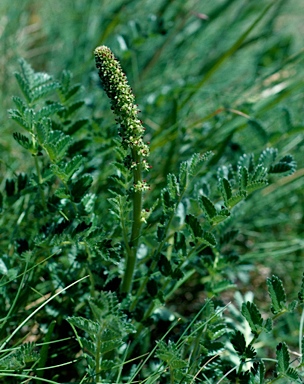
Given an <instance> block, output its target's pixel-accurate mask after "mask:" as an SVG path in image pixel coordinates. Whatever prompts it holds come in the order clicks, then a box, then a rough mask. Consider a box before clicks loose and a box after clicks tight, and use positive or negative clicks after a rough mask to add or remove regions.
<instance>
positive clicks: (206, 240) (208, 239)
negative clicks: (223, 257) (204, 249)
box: [201, 231, 216, 248]
mask: <svg viewBox="0 0 304 384" xmlns="http://www.w3.org/2000/svg"><path fill="white" fill-rule="evenodd" d="M201 241H202V243H203V244H207V245H209V246H210V247H212V248H214V247H215V246H216V239H215V237H214V235H213V234H212V233H211V232H208V231H205V232H204V236H203V238H201Z"/></svg>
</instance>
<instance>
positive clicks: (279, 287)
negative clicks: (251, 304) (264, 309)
mask: <svg viewBox="0 0 304 384" xmlns="http://www.w3.org/2000/svg"><path fill="white" fill-rule="evenodd" d="M267 285H268V292H269V295H270V299H271V303H272V306H271V312H272V313H273V314H274V315H276V314H278V313H280V312H282V311H284V310H286V294H285V290H284V287H283V283H282V281H281V280H280V279H279V278H278V277H277V276H272V277H271V278H268V279H267Z"/></svg>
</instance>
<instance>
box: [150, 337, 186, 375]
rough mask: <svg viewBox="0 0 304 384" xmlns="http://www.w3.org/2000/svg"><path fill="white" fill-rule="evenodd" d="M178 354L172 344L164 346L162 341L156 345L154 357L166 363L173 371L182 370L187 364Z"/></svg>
mask: <svg viewBox="0 0 304 384" xmlns="http://www.w3.org/2000/svg"><path fill="white" fill-rule="evenodd" d="M179 354H180V352H179V350H178V348H177V347H176V345H175V344H174V343H173V342H169V343H168V345H166V344H165V343H164V342H163V341H159V342H158V343H157V351H156V355H157V357H158V358H160V359H161V360H163V361H164V362H166V363H167V364H168V365H169V367H171V368H173V369H182V368H185V367H186V366H187V362H186V361H185V360H183V359H182V358H181V357H180V356H179Z"/></svg>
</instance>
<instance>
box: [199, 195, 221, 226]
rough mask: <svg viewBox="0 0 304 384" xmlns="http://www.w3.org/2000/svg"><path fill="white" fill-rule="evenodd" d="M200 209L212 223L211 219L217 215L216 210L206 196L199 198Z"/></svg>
mask: <svg viewBox="0 0 304 384" xmlns="http://www.w3.org/2000/svg"><path fill="white" fill-rule="evenodd" d="M201 203H202V208H203V211H204V213H205V215H206V216H207V218H208V219H209V220H210V221H212V219H213V217H214V216H216V215H217V210H216V208H215V206H214V204H213V203H212V201H211V200H209V199H208V197H206V196H201Z"/></svg>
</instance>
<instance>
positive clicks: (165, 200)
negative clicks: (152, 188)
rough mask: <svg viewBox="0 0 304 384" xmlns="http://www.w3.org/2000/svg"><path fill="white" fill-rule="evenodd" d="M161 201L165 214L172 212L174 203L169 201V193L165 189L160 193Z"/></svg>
mask: <svg viewBox="0 0 304 384" xmlns="http://www.w3.org/2000/svg"><path fill="white" fill-rule="evenodd" d="M161 201H162V206H163V209H164V211H165V212H168V211H172V210H174V209H175V203H176V202H175V201H174V200H173V199H171V196H170V193H169V191H168V190H167V189H163V190H162V191H161Z"/></svg>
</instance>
